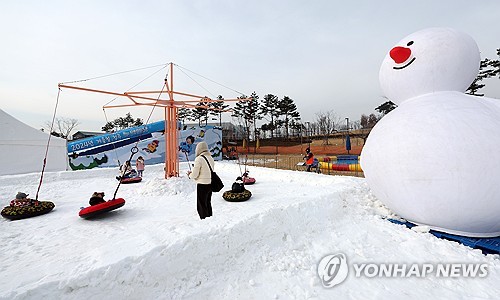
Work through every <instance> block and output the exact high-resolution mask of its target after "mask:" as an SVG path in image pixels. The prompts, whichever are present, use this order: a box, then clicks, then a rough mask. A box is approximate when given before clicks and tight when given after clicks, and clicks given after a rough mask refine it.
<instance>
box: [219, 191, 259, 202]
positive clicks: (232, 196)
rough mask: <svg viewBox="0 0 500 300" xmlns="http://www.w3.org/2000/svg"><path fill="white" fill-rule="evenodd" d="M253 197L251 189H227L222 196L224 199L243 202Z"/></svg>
mask: <svg viewBox="0 0 500 300" xmlns="http://www.w3.org/2000/svg"><path fill="white" fill-rule="evenodd" d="M250 197H252V193H250V191H249V190H244V191H243V192H241V193H234V192H232V191H225V192H224V194H222V198H224V200H226V201H229V202H243V201H247V200H248V199H250Z"/></svg>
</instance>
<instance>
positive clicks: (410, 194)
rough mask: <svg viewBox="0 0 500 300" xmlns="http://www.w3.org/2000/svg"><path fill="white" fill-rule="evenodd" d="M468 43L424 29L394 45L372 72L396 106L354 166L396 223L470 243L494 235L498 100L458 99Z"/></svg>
mask: <svg viewBox="0 0 500 300" xmlns="http://www.w3.org/2000/svg"><path fill="white" fill-rule="evenodd" d="M479 64H480V55H479V50H478V47H477V45H476V43H475V41H474V40H473V39H472V38H471V37H470V36H468V35H466V34H464V33H461V32H458V31H456V30H453V29H449V28H430V29H425V30H422V31H418V32H416V33H413V34H411V35H409V36H407V37H405V38H404V39H402V40H401V41H399V42H398V43H397V44H396V46H394V48H392V50H390V52H389V53H388V54H387V55H386V57H385V59H384V61H383V63H382V66H381V68H380V83H381V86H382V89H383V91H384V93H385V96H386V97H387V98H388V99H389V100H391V101H392V102H394V103H396V104H398V105H399V106H398V107H397V108H396V109H395V110H393V111H392V112H391V113H389V114H388V115H387V116H385V117H384V118H383V119H382V120H380V122H379V123H378V124H377V125H376V126H375V127H374V128H373V130H372V132H371V133H370V135H369V137H368V139H367V141H366V144H365V146H364V148H363V151H362V153H361V166H362V168H363V170H364V173H365V177H366V180H367V182H368V184H369V186H370V188H371V190H372V192H373V193H374V194H375V196H376V197H377V198H378V199H379V200H381V201H382V202H383V203H384V204H386V205H387V206H388V207H389V208H390V209H392V210H393V211H394V212H395V213H397V214H398V215H400V216H401V217H403V218H405V219H407V220H409V221H411V222H414V223H417V224H425V225H429V226H430V227H431V228H433V229H437V230H441V231H445V232H449V233H454V234H461V235H466V236H474V237H491V236H499V235H500V100H496V99H490V98H486V97H475V96H470V95H466V94H464V91H465V90H466V89H467V88H468V87H469V85H470V84H471V82H472V81H473V80H474V78H475V77H476V75H477V73H478V70H479Z"/></svg>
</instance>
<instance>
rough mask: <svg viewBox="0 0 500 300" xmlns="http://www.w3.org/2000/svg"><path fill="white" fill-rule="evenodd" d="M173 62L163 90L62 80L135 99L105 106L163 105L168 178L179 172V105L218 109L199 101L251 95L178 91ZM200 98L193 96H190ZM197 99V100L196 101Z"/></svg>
mask: <svg viewBox="0 0 500 300" xmlns="http://www.w3.org/2000/svg"><path fill="white" fill-rule="evenodd" d="M169 65H170V80H168V79H165V87H166V90H162V91H140V92H124V93H117V92H110V91H104V90H96V89H89V88H84V87H77V86H71V85H67V84H63V83H60V84H59V88H66V89H75V90H81V91H87V92H94V93H101V94H108V95H114V96H117V97H126V98H128V99H129V100H130V101H131V103H128V104H121V105H105V106H103V108H116V107H127V106H155V107H163V108H164V112H165V178H166V179H168V178H170V177H177V176H179V157H178V155H177V152H178V149H177V146H178V145H177V143H178V141H177V133H178V128H177V116H178V109H179V107H185V108H205V109H212V110H213V109H214V108H210V107H208V106H203V105H198V106H197V105H196V104H199V103H204V104H206V105H208V104H209V103H210V102H231V101H246V100H249V99H248V98H242V99H224V100H213V99H210V98H208V97H206V96H198V95H193V94H188V93H182V92H176V91H174V64H173V63H169ZM148 94H157V95H159V96H158V98H151V97H147V95H148ZM162 94H167V95H168V99H161V96H162ZM176 97H186V99H187V100H186V99H184V100H176V99H175V98H176ZM193 98H194V99H197V100H189V99H193ZM192 103H196V104H192Z"/></svg>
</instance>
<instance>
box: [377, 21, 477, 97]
mask: <svg viewBox="0 0 500 300" xmlns="http://www.w3.org/2000/svg"><path fill="white" fill-rule="evenodd" d="M480 62H481V58H480V55H479V49H478V47H477V44H476V42H475V41H474V40H473V39H472V38H471V37H470V36H468V35H466V34H464V33H462V32H459V31H456V30H454V29H451V28H429V29H424V30H421V31H417V32H415V33H413V34H410V35H409V36H407V37H405V38H404V39H402V40H401V41H399V42H398V43H397V44H396V45H395V46H394V47H393V48H392V49H391V50H390V51H389V52H388V53H387V55H386V56H385V58H384V61H383V62H382V66H381V67H380V74H379V78H380V85H381V87H382V90H383V91H384V94H385V96H386V97H387V98H388V99H389V100H391V101H392V102H394V103H396V104H400V103H401V102H403V101H405V100H407V99H410V98H413V97H416V96H420V95H424V94H428V93H434V92H441V91H460V92H464V91H465V90H467V88H468V87H469V86H470V84H471V83H472V81H473V80H474V78H476V76H477V73H478V71H479V64H480Z"/></svg>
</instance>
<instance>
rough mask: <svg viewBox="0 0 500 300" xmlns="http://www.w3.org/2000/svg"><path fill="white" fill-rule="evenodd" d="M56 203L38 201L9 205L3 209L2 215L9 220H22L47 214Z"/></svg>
mask: <svg viewBox="0 0 500 300" xmlns="http://www.w3.org/2000/svg"><path fill="white" fill-rule="evenodd" d="M54 207H56V206H55V204H54V203H53V202H50V201H38V204H34V205H30V206H7V207H4V209H2V217H4V218H7V219H9V220H20V219H26V218H31V217H36V216H39V215H43V214H46V213H48V212H50V211H51V210H53V209H54Z"/></svg>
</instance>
